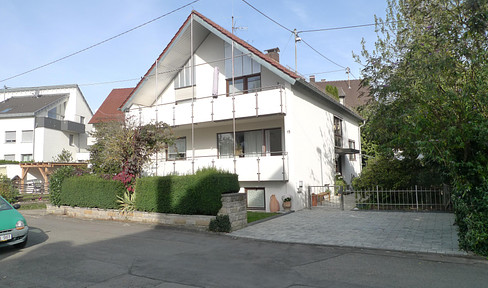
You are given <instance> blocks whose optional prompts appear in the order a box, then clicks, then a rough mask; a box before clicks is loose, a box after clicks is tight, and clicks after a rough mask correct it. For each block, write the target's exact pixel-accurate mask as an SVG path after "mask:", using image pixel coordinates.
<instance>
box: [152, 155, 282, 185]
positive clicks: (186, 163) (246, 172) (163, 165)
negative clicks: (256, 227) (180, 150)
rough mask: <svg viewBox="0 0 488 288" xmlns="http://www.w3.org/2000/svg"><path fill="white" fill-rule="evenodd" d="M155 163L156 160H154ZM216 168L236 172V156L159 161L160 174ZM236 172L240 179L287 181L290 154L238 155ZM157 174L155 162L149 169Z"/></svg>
mask: <svg viewBox="0 0 488 288" xmlns="http://www.w3.org/2000/svg"><path fill="white" fill-rule="evenodd" d="M153 163H154V162H153ZM209 167H212V168H216V169H219V170H225V171H229V172H231V173H234V158H220V159H219V158H218V157H217V156H208V157H195V158H194V159H192V158H187V159H185V160H168V161H160V162H158V166H157V170H158V173H157V175H158V176H166V175H172V174H178V175H186V174H192V173H193V172H196V171H197V170H198V169H203V168H209ZM235 167H236V174H237V175H239V181H287V180H288V156H287V154H286V153H283V155H276V156H262V157H237V158H236V159H235ZM149 170H150V171H152V173H154V174H155V172H156V166H155V163H154V164H153V166H152V167H151V168H150V169H149Z"/></svg>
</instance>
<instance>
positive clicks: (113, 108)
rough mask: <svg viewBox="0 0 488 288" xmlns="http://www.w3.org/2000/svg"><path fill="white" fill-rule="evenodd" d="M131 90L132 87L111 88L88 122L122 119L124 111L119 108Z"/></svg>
mask: <svg viewBox="0 0 488 288" xmlns="http://www.w3.org/2000/svg"><path fill="white" fill-rule="evenodd" d="M132 90H134V88H120V89H113V90H112V91H111V92H110V94H108V96H107V98H106V99H105V101H103V103H102V105H100V108H98V110H97V112H95V115H93V117H92V118H91V120H90V122H88V124H96V123H101V122H109V121H123V120H124V113H123V112H122V111H120V109H119V108H120V107H121V106H122V104H123V103H124V102H125V100H126V99H127V97H129V95H130V94H131V93H132Z"/></svg>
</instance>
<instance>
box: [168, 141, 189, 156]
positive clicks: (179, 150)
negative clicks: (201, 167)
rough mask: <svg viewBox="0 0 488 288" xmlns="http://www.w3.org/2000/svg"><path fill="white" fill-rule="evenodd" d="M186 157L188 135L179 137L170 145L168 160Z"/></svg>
mask: <svg viewBox="0 0 488 288" xmlns="http://www.w3.org/2000/svg"><path fill="white" fill-rule="evenodd" d="M181 159H186V137H182V138H178V139H176V140H175V143H174V144H173V145H172V146H169V147H168V152H167V157H166V160H181Z"/></svg>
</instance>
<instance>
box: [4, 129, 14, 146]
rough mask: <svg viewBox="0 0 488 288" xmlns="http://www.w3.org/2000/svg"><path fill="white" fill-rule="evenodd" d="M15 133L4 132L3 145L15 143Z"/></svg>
mask: <svg viewBox="0 0 488 288" xmlns="http://www.w3.org/2000/svg"><path fill="white" fill-rule="evenodd" d="M15 134H16V133H15V131H5V143H15V142H16V139H15V138H16V135H15Z"/></svg>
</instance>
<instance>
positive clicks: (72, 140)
mask: <svg viewBox="0 0 488 288" xmlns="http://www.w3.org/2000/svg"><path fill="white" fill-rule="evenodd" d="M74 145H75V136H74V135H73V134H69V146H74Z"/></svg>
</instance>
